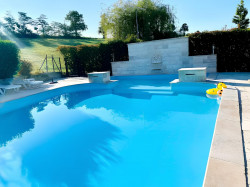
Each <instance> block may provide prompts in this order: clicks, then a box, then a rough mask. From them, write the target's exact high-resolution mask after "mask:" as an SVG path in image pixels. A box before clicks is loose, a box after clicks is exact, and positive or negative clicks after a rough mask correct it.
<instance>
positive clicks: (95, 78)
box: [88, 71, 110, 83]
mask: <svg viewBox="0 0 250 187" xmlns="http://www.w3.org/2000/svg"><path fill="white" fill-rule="evenodd" d="M88 77H89V82H90V83H108V82H110V72H109V71H104V72H92V73H88Z"/></svg>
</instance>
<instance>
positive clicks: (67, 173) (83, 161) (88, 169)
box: [0, 93, 123, 187]
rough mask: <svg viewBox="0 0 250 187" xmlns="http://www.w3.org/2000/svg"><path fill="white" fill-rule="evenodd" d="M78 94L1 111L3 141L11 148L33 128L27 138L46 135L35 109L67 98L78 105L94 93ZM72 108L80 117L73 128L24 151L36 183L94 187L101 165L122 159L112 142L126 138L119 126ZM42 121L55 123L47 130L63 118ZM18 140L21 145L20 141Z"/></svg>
mask: <svg viewBox="0 0 250 187" xmlns="http://www.w3.org/2000/svg"><path fill="white" fill-rule="evenodd" d="M75 94H76V93H73V94H70V99H69V98H67V97H66V95H67V96H68V97H69V95H68V94H66V95H61V96H55V97H53V98H51V99H47V100H45V101H42V102H39V103H37V104H33V105H31V106H29V107H25V108H22V109H21V110H19V111H18V112H17V111H14V112H9V113H7V114H3V115H1V123H0V145H4V146H7V148H8V142H9V141H11V140H13V139H18V138H21V137H22V136H23V133H25V132H27V131H30V132H29V134H27V135H26V138H27V136H30V135H31V137H33V138H35V139H34V140H33V139H32V138H31V139H30V140H29V141H31V142H33V141H36V137H39V136H40V137H43V134H42V133H41V132H40V131H37V130H35V129H36V128H34V127H36V125H35V124H37V121H36V120H37V118H36V117H35V116H32V114H33V113H34V112H35V113H36V114H39V113H42V112H46V106H49V105H50V106H51V104H52V106H53V107H56V106H59V105H61V104H62V103H63V102H65V103H67V102H68V107H69V108H72V109H73V107H74V105H76V104H77V103H78V102H79V101H82V100H84V99H87V98H89V97H92V95H91V94H90V93H89V94H86V95H85V94H82V95H84V97H81V98H80V100H74V99H73V98H76V95H75ZM100 94H101V93H99V95H100ZM97 95H98V94H97ZM65 98H66V101H65ZM67 99H68V100H67ZM60 107H63V105H61V106H59V108H58V111H60V110H61V109H60ZM64 108H65V107H64ZM58 111H57V112H58ZM66 111H68V110H66ZM72 112H74V113H75V112H76V113H77V112H78V113H77V114H76V117H77V118H78V119H77V121H74V120H73V119H72V121H70V123H72V124H71V125H69V126H68V127H69V128H67V129H66V130H63V131H61V132H60V133H55V134H53V135H52V136H51V137H46V140H45V141H44V142H43V143H41V144H37V145H36V146H35V147H33V148H32V149H30V150H29V151H25V152H24V153H22V157H21V159H22V173H26V175H27V177H28V179H29V182H30V183H31V184H32V185H33V184H39V186H84V187H91V186H92V185H91V182H90V181H91V179H92V180H102V179H101V178H100V176H99V175H98V172H100V170H101V169H103V168H105V167H106V166H107V165H108V164H110V163H116V162H119V160H120V158H119V156H118V155H117V154H116V153H115V152H114V150H113V149H112V147H111V145H110V144H111V142H115V141H119V140H121V139H122V138H123V137H122V135H121V132H120V130H119V128H117V127H115V126H114V125H112V124H110V123H108V122H105V121H103V120H101V119H100V118H98V117H96V116H93V115H89V114H88V115H84V114H83V113H81V112H79V111H72ZM63 114H67V113H63ZM72 114H73V113H72ZM74 115H75V114H74ZM33 117H34V119H33ZM48 118H49V116H48ZM73 118H74V116H73ZM35 121H36V123H35ZM41 123H42V124H43V125H42V126H44V127H42V128H48V127H50V126H51V128H49V129H46V134H47V133H50V131H51V129H53V128H54V127H53V126H54V125H55V126H57V125H58V124H60V123H61V122H58V124H49V125H48V124H44V122H41ZM64 123H65V122H64ZM64 126H65V124H64ZM66 126H67V125H66ZM40 128H41V127H40ZM55 128H59V129H60V128H61V127H60V125H59V126H58V127H55ZM62 128H63V124H62ZM32 134H33V135H32ZM29 141H28V142H29ZM21 142H22V141H20V142H19V143H21ZM15 143H17V144H16V145H17V147H19V146H18V141H16V142H15ZM24 144H25V143H24ZM22 146H24V145H21V147H22ZM0 148H1V147H0ZM0 161H1V160H0ZM15 170H17V168H15ZM0 177H1V175H0Z"/></svg>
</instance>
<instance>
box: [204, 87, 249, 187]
mask: <svg viewBox="0 0 250 187" xmlns="http://www.w3.org/2000/svg"><path fill="white" fill-rule="evenodd" d="M203 186H204V187H209V186H213V187H216V186H227V187H228V186H237V187H240V186H246V176H245V163H244V152H243V142H242V129H241V121H240V110H239V98H238V91H237V89H236V88H233V87H231V88H229V89H225V90H224V92H223V96H222V100H221V104H220V107H219V111H218V115H217V119H216V124H215V129H214V134H213V139H212V143H211V148H210V153H209V158H208V163H207V168H206V172H205V176H204V181H203Z"/></svg>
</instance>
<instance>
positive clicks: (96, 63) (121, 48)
mask: <svg viewBox="0 0 250 187" xmlns="http://www.w3.org/2000/svg"><path fill="white" fill-rule="evenodd" d="M58 49H59V51H60V52H61V53H62V55H63V56H64V58H65V59H66V61H67V64H68V68H69V70H70V72H71V74H74V75H78V76H82V75H85V74H86V73H87V72H92V71H111V63H110V62H112V61H125V60H128V47H127V44H126V43H125V42H123V41H109V42H108V43H106V44H99V45H79V46H59V47H58Z"/></svg>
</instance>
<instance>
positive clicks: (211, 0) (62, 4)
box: [0, 0, 250, 37]
mask: <svg viewBox="0 0 250 187" xmlns="http://www.w3.org/2000/svg"><path fill="white" fill-rule="evenodd" d="M117 1H118V0H106V1H104V0H0V19H1V18H3V17H4V15H5V13H6V12H7V11H10V12H11V14H12V15H13V16H14V17H16V16H17V12H26V13H27V14H28V16H30V17H32V18H33V19H35V18H37V17H39V16H40V14H45V15H46V16H47V17H48V21H49V22H51V21H58V22H64V18H65V16H66V14H67V13H68V12H69V11H70V10H77V11H78V12H79V13H81V14H83V17H84V21H85V23H86V24H87V26H88V30H86V31H84V32H83V33H82V34H83V36H85V37H101V35H99V34H98V27H99V22H100V15H101V13H102V12H104V11H105V10H106V9H107V8H108V7H110V6H112V5H113V4H114V3H115V2H117ZM161 2H162V3H164V4H169V5H170V6H172V7H173V8H174V13H175V15H176V17H177V27H178V28H180V27H181V25H182V24H183V23H187V24H188V26H189V32H196V31H198V30H199V31H205V30H209V31H211V30H220V29H222V28H224V27H225V26H226V25H227V28H233V27H236V25H235V24H233V23H232V18H233V16H234V15H235V12H236V7H237V4H239V3H240V0H161ZM245 7H246V8H247V9H248V10H249V14H248V18H249V17H250V16H249V15H250V0H245Z"/></svg>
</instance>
